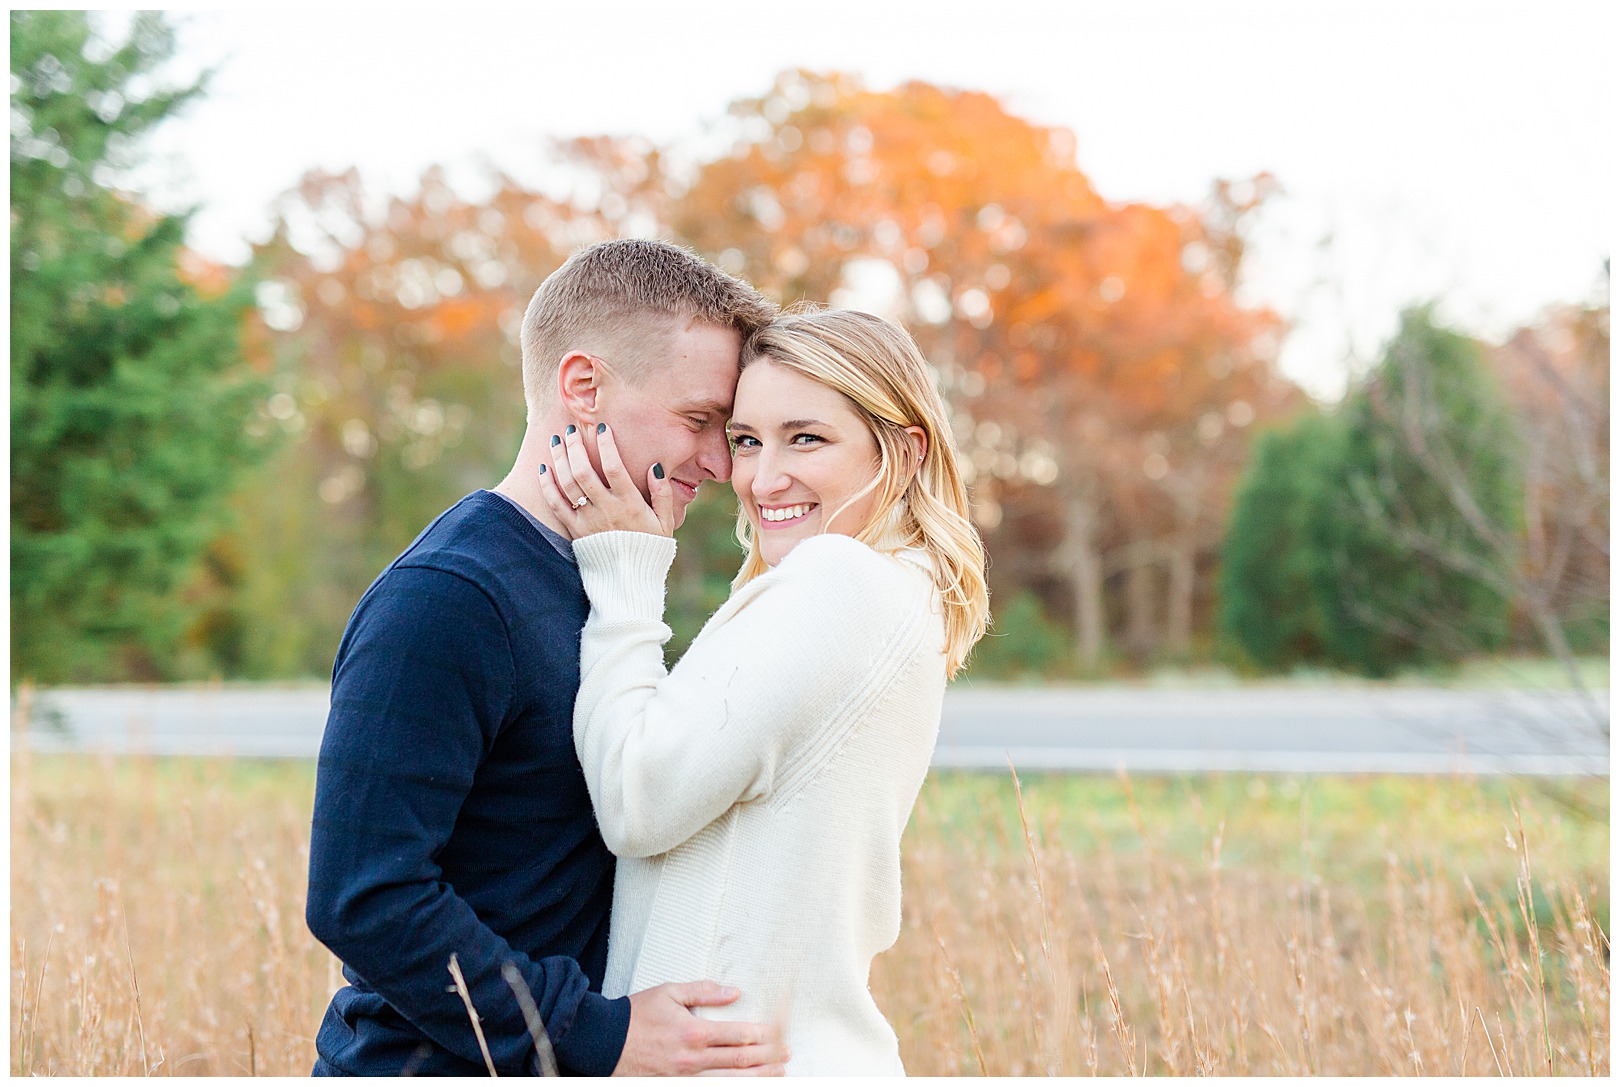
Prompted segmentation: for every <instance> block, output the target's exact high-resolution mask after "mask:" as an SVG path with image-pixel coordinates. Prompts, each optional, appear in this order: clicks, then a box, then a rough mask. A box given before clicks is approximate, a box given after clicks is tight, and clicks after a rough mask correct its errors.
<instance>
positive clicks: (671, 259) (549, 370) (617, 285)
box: [522, 238, 777, 415]
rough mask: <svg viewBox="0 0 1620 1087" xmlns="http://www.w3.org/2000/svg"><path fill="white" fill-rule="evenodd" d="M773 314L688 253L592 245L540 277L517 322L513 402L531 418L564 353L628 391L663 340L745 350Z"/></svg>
mask: <svg viewBox="0 0 1620 1087" xmlns="http://www.w3.org/2000/svg"><path fill="white" fill-rule="evenodd" d="M776 313H777V307H776V305H775V303H773V302H771V301H770V300H769V299H767V298H766V297H765V296H764V295H762V294H760V293H759V291H757V290H755V289H754V288H753V287H752V286H750V285H749V284H747V283H745V282H743V281H742V280H740V279H738V278H737V277H735V276H731V275H727V274H726V273H725V272H722V271H721V270H720V269H718V268H716V267H715V266H714V265H712V264H710V263H709V262H708V261H706V260H704V259H703V258H702V257H700V256H698V255H697V254H696V253H693V252H692V251H691V250H689V249H683V248H682V247H680V246H678V245H670V244H669V243H668V242H659V241H651V240H648V239H644V238H623V239H620V240H617V241H610V242H599V243H597V244H596V245H593V246H590V247H589V248H586V249H582V250H580V251H579V252H578V253H575V254H574V255H573V256H572V257H569V258H568V260H567V261H566V262H565V263H564V264H563V266H562V267H561V268H558V269H557V270H556V271H555V272H552V273H551V275H549V276H547V277H546V280H545V282H544V283H542V284H540V288H539V290H537V291H535V292H534V297H533V298H531V299H530V300H529V308H528V310H527V311H525V313H524V314H523V334H522V345H523V397H524V400H525V401H527V403H528V407H529V413H530V414H531V415H534V414H537V412H538V411H539V410H541V409H543V408H544V407H545V406H546V405H548V404H549V403H550V402H551V398H552V396H553V394H554V392H555V389H554V388H553V386H554V385H555V384H556V379H557V367H558V365H559V364H560V363H561V362H562V360H563V358H564V356H566V355H567V354H568V353H569V352H571V351H583V352H585V353H587V354H590V355H596V356H598V357H600V358H602V359H604V360H606V361H607V363H608V364H609V365H610V366H611V367H612V368H613V372H614V373H616V374H618V375H619V376H621V377H623V378H624V379H625V380H628V381H639V380H641V379H642V378H644V377H646V376H647V374H648V372H649V370H650V368H651V367H652V366H654V365H656V364H657V362H658V361H659V360H660V359H661V358H663V357H664V347H665V344H666V342H667V340H668V338H669V337H670V336H672V335H674V334H675V333H676V332H677V331H679V330H680V329H682V328H684V327H686V326H687V325H689V324H691V323H694V322H698V323H704V324H711V325H718V326H720V327H721V328H729V329H732V330H734V331H736V332H737V333H738V334H739V335H740V336H741V338H742V339H744V340H746V339H747V338H748V337H749V336H751V335H753V334H754V333H755V332H756V331H758V330H759V329H761V328H763V327H765V326H766V325H768V324H770V322H771V320H772V319H773V318H774V317H775V316H776Z"/></svg>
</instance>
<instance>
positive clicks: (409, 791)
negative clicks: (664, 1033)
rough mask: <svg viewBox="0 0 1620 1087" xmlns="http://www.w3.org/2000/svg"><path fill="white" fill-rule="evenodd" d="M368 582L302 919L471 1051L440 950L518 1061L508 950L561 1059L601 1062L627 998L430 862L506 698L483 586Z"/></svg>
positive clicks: (434, 574)
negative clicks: (502, 917)
mask: <svg viewBox="0 0 1620 1087" xmlns="http://www.w3.org/2000/svg"><path fill="white" fill-rule="evenodd" d="M368 596H369V599H368V600H366V601H364V602H363V603H362V607H361V612H360V613H357V615H356V620H355V622H354V624H353V625H352V627H351V630H350V633H349V635H348V636H346V638H345V644H344V646H343V648H342V650H341V651H340V654H339V663H338V667H337V669H336V671H335V674H334V676H333V685H332V706H331V713H330V716H329V718H328V721H327V726H326V733H325V736H324V737H323V739H322V743H321V757H320V764H319V768H318V771H317V778H316V795H315V813H314V822H313V828H312V831H311V837H310V881H309V897H308V902H307V908H306V916H307V920H308V923H309V926H310V929H311V931H312V932H313V933H314V934H315V936H316V938H318V939H319V940H320V941H321V942H322V943H323V944H325V945H326V946H327V947H329V948H331V950H332V951H333V952H334V953H335V954H336V955H337V956H338V957H339V958H340V959H342V960H343V962H344V963H345V964H346V965H347V966H349V968H350V969H352V970H353V971H354V972H355V973H357V974H359V975H360V976H361V977H362V978H363V979H364V980H365V981H366V982H367V983H368V984H369V985H370V986H371V987H372V988H374V989H375V990H376V991H377V992H378V993H379V994H380V995H381V996H382V997H383V998H384V999H385V1000H387V1001H388V1003H389V1004H390V1005H392V1006H393V1007H394V1008H395V1009H396V1010H398V1011H399V1013H400V1014H401V1015H403V1016H404V1017H405V1018H406V1019H408V1020H409V1021H410V1022H411V1023H412V1024H413V1025H415V1027H416V1028H417V1029H418V1030H420V1031H421V1032H422V1033H423V1034H425V1035H426V1036H427V1037H429V1038H430V1039H432V1040H433V1041H434V1042H435V1043H437V1044H438V1045H440V1046H442V1047H443V1048H445V1049H446V1050H448V1051H450V1052H451V1053H454V1054H455V1055H456V1056H458V1057H460V1058H461V1059H463V1060H465V1061H469V1062H471V1063H473V1064H475V1065H479V1066H482V1065H483V1063H484V1061H483V1056H482V1053H481V1052H480V1049H479V1046H478V1041H477V1038H476V1036H475V1035H474V1033H473V1031H472V1028H471V1024H470V1021H469V1018H468V1014H467V1009H466V1007H465V1005H464V1004H463V1003H462V1000H461V997H460V996H459V995H458V994H457V993H456V991H455V989H454V988H453V984H452V980H451V975H450V973H449V963H450V959H451V956H452V955H454V956H455V957H456V960H457V963H458V966H459V967H460V970H461V972H462V974H463V976H464V978H465V980H466V984H467V988H468V990H469V993H470V996H471V998H472V1002H473V1006H474V1007H475V1008H476V1009H477V1010H478V1015H479V1020H480V1025H481V1028H482V1030H483V1034H484V1039H485V1042H486V1043H487V1044H488V1046H489V1050H490V1056H491V1059H492V1060H493V1061H494V1064H495V1067H496V1068H497V1069H498V1070H499V1071H500V1072H502V1073H504V1074H524V1073H526V1072H527V1071H529V1070H530V1069H531V1068H532V1063H531V1062H532V1060H533V1057H534V1043H533V1041H532V1039H531V1037H530V1034H529V1031H528V1028H527V1025H526V1022H525V1020H524V1017H523V1014H522V1010H521V1007H520V1005H519V1004H518V1002H517V999H516V998H515V996H514V994H513V991H512V988H511V986H510V985H509V984H508V982H507V980H506V978H505V977H504V975H503V968H504V966H505V964H507V963H510V964H512V965H514V966H515V967H516V968H517V970H518V972H519V973H520V974H521V975H522V979H523V981H524V983H525V984H527V986H528V988H529V992H530V994H531V995H532V996H533V999H534V1001H535V1003H536V1005H537V1006H538V1009H539V1012H540V1015H541V1017H542V1019H543V1020H544V1023H545V1027H546V1032H547V1034H548V1035H549V1037H550V1039H551V1041H552V1043H553V1045H554V1047H555V1049H556V1051H557V1055H558V1057H559V1059H561V1060H562V1061H563V1062H564V1063H566V1064H567V1065H569V1066H570V1067H572V1068H575V1069H578V1070H579V1071H582V1072H586V1073H587V1074H593V1075H607V1074H608V1073H610V1072H611V1071H612V1070H613V1067H614V1065H616V1064H617V1063H618V1059H619V1054H620V1051H621V1050H622V1048H623V1045H624V1037H625V1033H626V1031H627V1029H628V1026H629V1008H628V1002H626V1001H622V1000H620V1001H609V1000H606V999H605V998H603V997H602V996H600V995H599V994H596V993H592V992H589V991H588V987H589V982H588V980H587V978H586V977H585V974H584V972H583V971H582V970H581V969H580V966H579V964H578V963H577V962H575V961H574V960H573V959H571V958H566V957H562V956H557V957H549V958H542V959H539V960H533V959H530V958H529V957H528V956H526V955H524V954H521V953H519V952H518V951H516V950H514V949H513V948H512V946H511V945H510V944H509V943H508V942H507V941H506V940H505V939H503V938H502V937H501V936H499V935H498V934H497V933H495V932H494V931H493V930H491V929H490V928H489V927H488V926H487V925H486V924H485V923H484V922H483V921H482V920H480V918H479V917H478V916H477V914H476V913H475V912H474V910H473V908H472V907H471V906H470V905H469V904H468V903H467V902H466V901H465V900H463V899H462V898H460V897H459V896H458V895H457V894H456V893H455V891H454V890H453V889H452V887H451V886H450V885H449V884H448V883H446V882H445V880H444V878H443V875H444V874H443V872H442V870H441V869H440V867H439V864H438V862H437V857H438V855H439V853H440V851H441V850H442V849H443V848H444V846H445V844H446V842H447V841H448V840H449V838H450V835H451V832H452V830H453V829H454V827H455V823H456V819H457V816H458V814H459V812H460V811H461V807H462V803H463V801H464V800H465V799H466V797H467V794H468V792H469V790H470V789H471V788H472V785H473V779H474V776H475V774H476V773H477V770H478V767H479V765H480V763H481V762H482V761H483V759H484V758H485V756H487V755H488V753H489V751H490V749H491V746H492V745H493V743H494V741H495V738H496V734H497V732H498V729H499V727H500V725H501V723H502V721H503V720H504V718H505V716H506V714H507V709H508V706H509V705H510V702H511V699H512V697H513V690H514V683H515V669H514V663H513V661H512V655H511V650H510V648H509V643H508V640H507V636H506V631H505V627H504V624H503V623H502V620H501V617H500V615H499V613H498V611H497V610H496V608H495V606H494V605H493V603H491V601H490V600H489V599H488V597H487V596H486V595H485V594H484V593H483V591H482V590H480V589H479V588H477V587H476V586H474V585H472V584H471V583H470V582H468V581H466V580H464V579H462V578H459V577H457V576H455V575H453V574H450V573H447V572H444V571H440V570H431V569H416V568H398V569H395V570H392V571H390V572H389V573H388V574H386V575H385V579H384V581H383V582H380V583H379V584H378V586H376V587H375V588H374V590H373V592H372V593H371V594H368Z"/></svg>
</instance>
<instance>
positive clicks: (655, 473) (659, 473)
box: [653, 464, 664, 479]
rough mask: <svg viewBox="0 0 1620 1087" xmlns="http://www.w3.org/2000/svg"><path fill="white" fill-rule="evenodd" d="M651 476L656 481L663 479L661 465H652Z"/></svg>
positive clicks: (662, 467)
mask: <svg viewBox="0 0 1620 1087" xmlns="http://www.w3.org/2000/svg"><path fill="white" fill-rule="evenodd" d="M653 476H654V478H656V479H663V478H664V466H663V465H662V464H655V465H653Z"/></svg>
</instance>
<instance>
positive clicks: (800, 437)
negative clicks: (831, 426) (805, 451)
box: [793, 434, 822, 445]
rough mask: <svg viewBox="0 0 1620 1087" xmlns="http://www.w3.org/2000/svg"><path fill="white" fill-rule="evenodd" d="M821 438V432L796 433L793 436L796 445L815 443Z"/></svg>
mask: <svg viewBox="0 0 1620 1087" xmlns="http://www.w3.org/2000/svg"><path fill="white" fill-rule="evenodd" d="M821 440H822V438H821V435H819V434H795V435H794V436H793V444H794V445H815V444H816V443H817V442H819V441H821Z"/></svg>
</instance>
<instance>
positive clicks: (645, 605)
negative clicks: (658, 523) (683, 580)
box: [574, 532, 675, 622]
mask: <svg viewBox="0 0 1620 1087" xmlns="http://www.w3.org/2000/svg"><path fill="white" fill-rule="evenodd" d="M574 558H575V559H577V560H578V561H579V576H580V579H581V580H583V581H584V582H585V592H586V593H587V594H588V595H589V596H590V598H591V610H592V611H593V612H597V613H598V614H600V615H601V616H602V617H603V618H608V619H625V618H634V619H652V620H654V621H657V622H662V621H663V618H664V580H665V578H667V577H668V576H669V568H670V565H671V564H672V563H673V562H674V561H675V541H674V540H672V539H671V538H669V537H668V536H655V535H653V534H652V533H650V532H598V533H596V534H595V535H594V536H583V537H581V538H580V539H577V540H575V541H574Z"/></svg>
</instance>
